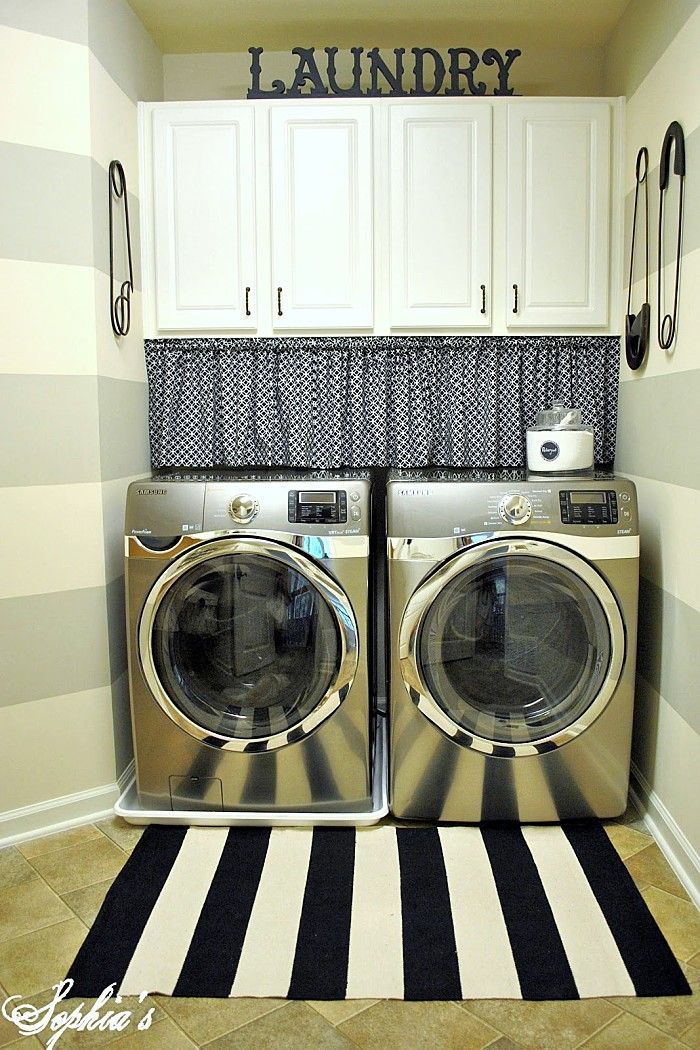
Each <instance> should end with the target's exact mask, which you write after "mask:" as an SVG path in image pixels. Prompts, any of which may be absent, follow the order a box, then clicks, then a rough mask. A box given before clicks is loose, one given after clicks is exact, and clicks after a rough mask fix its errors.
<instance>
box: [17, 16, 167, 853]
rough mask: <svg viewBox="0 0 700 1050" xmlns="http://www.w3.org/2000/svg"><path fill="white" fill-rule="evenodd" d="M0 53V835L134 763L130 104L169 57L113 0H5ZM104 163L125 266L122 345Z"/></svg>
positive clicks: (137, 327)
mask: <svg viewBox="0 0 700 1050" xmlns="http://www.w3.org/2000/svg"><path fill="white" fill-rule="evenodd" d="M0 66H1V67H2V69H3V72H4V78H5V83H4V87H5V90H4V102H3V106H2V109H1V111H0V171H1V172H2V187H3V192H2V201H1V202H0V288H2V305H1V309H0V418H1V419H2V427H1V428H0V444H1V449H2V451H1V453H0V486H2V488H1V490H0V503H1V504H2V537H1V539H0V636H1V637H2V639H3V674H2V677H1V680H0V770H2V772H1V773H0V840H3V839H8V838H12V837H15V836H21V835H23V834H28V833H30V832H32V831H35V830H37V829H40V828H43V827H46V826H49V825H57V824H60V823H61V822H62V821H70V820H77V819H79V818H80V817H81V816H83V815H86V814H91V813H95V812H99V811H100V810H103V809H107V808H108V807H109V806H110V805H111V804H112V802H113V801H114V797H115V782H116V781H117V780H118V779H119V777H120V775H121V774H123V772H124V770H125V768H126V767H127V765H128V763H129V761H130V757H131V744H130V730H129V713H128V695H127V685H126V654H125V646H124V640H123V597H122V595H123V565H122V558H123V548H122V540H121V536H120V534H121V533H122V519H123V497H124V490H125V487H126V484H127V483H128V481H129V480H131V479H132V478H133V477H139V476H142V475H143V474H145V473H148V471H149V454H148V438H147V387H146V376H145V370H144V363H143V340H142V325H141V294H140V280H139V272H138V271H139V265H138V256H139V248H138V218H139V216H138V200H137V196H136V193H137V190H138V164H137V155H138V152H137V108H136V102H137V100H138V99H148V100H153V99H159V98H162V57H161V55H160V52H159V51H158V49H157V48H156V46H155V45H154V43H153V41H152V40H151V38H150V36H149V35H148V34H147V33H146V31H145V29H144V28H143V26H142V25H141V23H140V22H139V21H138V19H137V18H136V16H135V15H134V14H133V12H132V11H131V9H130V8H129V6H128V5H127V4H126V2H125V0H32V2H31V3H17V2H16V0H0ZM115 157H116V158H118V159H120V160H121V161H122V163H123V165H124V168H125V171H126V176H127V181H128V185H129V189H130V198H129V204H130V210H131V225H132V234H133V250H134V263H135V267H136V292H135V295H134V302H133V317H132V326H131V331H130V333H129V335H128V337H127V338H125V339H119V340H118V339H115V338H114V336H113V334H112V330H111V326H110V319H109V278H108V273H109V254H108V226H107V222H108V214H107V201H108V197H107V169H108V166H109V162H110V160H112V159H113V158H115ZM124 276H125V275H124Z"/></svg>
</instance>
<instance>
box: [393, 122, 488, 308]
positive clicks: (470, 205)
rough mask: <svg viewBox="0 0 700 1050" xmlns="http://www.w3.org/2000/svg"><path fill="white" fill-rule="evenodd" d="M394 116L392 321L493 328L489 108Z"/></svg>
mask: <svg viewBox="0 0 700 1050" xmlns="http://www.w3.org/2000/svg"><path fill="white" fill-rule="evenodd" d="M389 120H390V151H391V153H390V156H391V162H390V170H391V179H390V194H391V259H390V265H391V325H392V327H394V328H400V327H410V328H414V327H452V326H457V327H470V328H472V327H483V326H487V325H488V324H489V323H490V319H491V318H490V274H491V107H490V106H489V105H483V104H478V103H463V104H453V103H435V104H434V105H397V106H392V107H391V110H390V117H389ZM482 285H484V286H485V289H484V294H483V296H482V289H481V286H482ZM482 310H483V312H482Z"/></svg>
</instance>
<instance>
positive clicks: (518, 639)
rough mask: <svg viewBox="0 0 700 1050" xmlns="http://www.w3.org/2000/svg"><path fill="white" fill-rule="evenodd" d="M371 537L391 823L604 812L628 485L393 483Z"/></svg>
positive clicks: (622, 775) (629, 566)
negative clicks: (381, 537)
mask: <svg viewBox="0 0 700 1050" xmlns="http://www.w3.org/2000/svg"><path fill="white" fill-rule="evenodd" d="M387 542H388V576H389V607H390V647H391V662H390V676H391V681H390V711H391V721H390V760H391V774H390V775H391V808H392V812H393V813H394V814H395V815H396V816H397V817H403V818H407V819H416V820H438V821H440V820H441V821H455V822H475V823H476V822H481V821H500V820H510V821H519V822H523V823H528V822H547V821H559V820H563V819H567V818H582V817H613V816H617V815H619V814H620V813H622V812H623V810H624V809H625V806H626V801H627V790H628V779H629V764H630V742H631V733H632V708H633V700H634V677H635V649H636V636H637V596H638V580H639V531H638V519H637V502H636V493H635V488H634V485H633V484H632V483H631V482H630V481H627V480H625V479H623V478H619V477H615V476H612V475H610V474H591V475H590V476H586V477H576V478H574V477H561V478H556V477H555V478H553V477H550V476H547V477H546V478H537V477H534V476H533V475H530V476H529V477H528V476H527V475H526V474H524V473H519V472H515V471H511V472H491V473H488V472H474V471H472V472H469V471H464V472H432V473H431V472H426V473H420V472H403V473H394V474H390V475H389V480H388V491H387Z"/></svg>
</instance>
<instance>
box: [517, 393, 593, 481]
mask: <svg viewBox="0 0 700 1050" xmlns="http://www.w3.org/2000/svg"><path fill="white" fill-rule="evenodd" d="M526 447H527V469H528V470H530V471H533V472H534V473H536V474H572V473H578V472H579V471H586V470H592V469H593V428H592V427H588V426H583V424H582V423H581V409H580V408H569V407H568V406H567V405H565V404H564V402H563V401H554V402H552V407H551V408H549V409H545V410H543V411H542V412H538V413H537V418H536V422H535V425H534V426H533V427H530V429H529V430H528V431H527V434H526Z"/></svg>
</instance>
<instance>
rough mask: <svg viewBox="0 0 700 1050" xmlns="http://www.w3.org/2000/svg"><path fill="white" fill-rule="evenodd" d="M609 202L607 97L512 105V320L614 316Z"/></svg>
mask: <svg viewBox="0 0 700 1050" xmlns="http://www.w3.org/2000/svg"><path fill="white" fill-rule="evenodd" d="M609 208H610V107H609V105H608V103H585V104H584V103H562V104H560V105H557V104H551V103H549V104H548V103H540V104H537V103H530V102H527V103H520V102H519V103H513V104H511V105H509V107H508V234H507V259H508V280H507V286H508V287H507V297H508V298H507V318H508V326H509V327H511V328H516V327H529V326H552V325H559V326H561V327H575V326H589V325H590V326H595V325H605V324H606V323H607V319H608V280H609ZM513 285H517V286H518V293H517V297H518V304H517V312H514V308H515V296H514V292H513Z"/></svg>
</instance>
